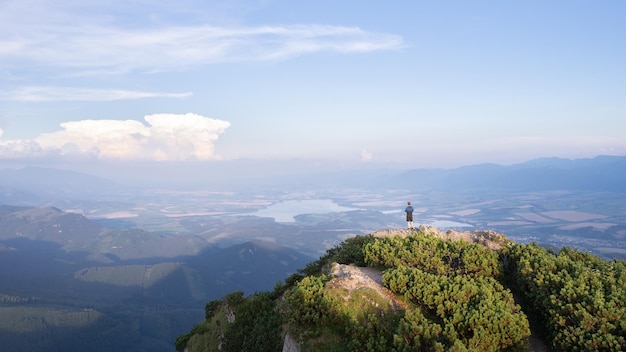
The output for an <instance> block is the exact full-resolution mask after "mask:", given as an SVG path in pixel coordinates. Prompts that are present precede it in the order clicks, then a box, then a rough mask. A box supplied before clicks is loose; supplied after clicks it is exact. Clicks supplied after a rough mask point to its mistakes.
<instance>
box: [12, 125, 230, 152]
mask: <svg viewBox="0 0 626 352" xmlns="http://www.w3.org/2000/svg"><path fill="white" fill-rule="evenodd" d="M144 119H145V121H146V122H147V123H148V125H145V124H143V123H141V122H139V121H135V120H125V121H120V120H82V121H71V122H65V123H62V124H61V128H62V130H60V131H57V132H53V133H46V134H42V135H40V136H38V137H37V138H35V139H34V140H11V141H1V140H0V158H24V157H41V156H47V155H50V156H52V155H54V156H62V157H76V156H91V157H95V158H98V159H114V160H137V159H138V160H157V161H163V160H194V159H195V160H209V159H214V158H216V155H215V149H214V144H215V142H216V141H217V140H218V139H219V137H220V135H222V134H223V133H224V132H225V131H226V129H227V128H228V127H230V123H229V122H227V121H223V120H217V119H211V118H208V117H204V116H200V115H196V114H184V115H179V114H155V115H147V116H145V117H144Z"/></svg>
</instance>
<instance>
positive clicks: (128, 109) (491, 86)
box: [0, 0, 626, 168]
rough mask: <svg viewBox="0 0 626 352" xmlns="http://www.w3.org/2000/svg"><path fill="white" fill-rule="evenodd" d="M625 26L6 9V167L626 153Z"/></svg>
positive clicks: (512, 17)
mask: <svg viewBox="0 0 626 352" xmlns="http://www.w3.org/2000/svg"><path fill="white" fill-rule="evenodd" d="M624 18H626V2H624V1H621V0H616V1H588V0H587V1H577V0H568V1H558V0H555V1H534V0H530V1H481V0H477V1H460V0H459V1H450V0H441V1H422V0H415V1H385V2H383V1H362V0H360V1H353V0H345V1H326V0H320V1H283V0H276V1H274V0H259V1H255V0H251V1H237V0H228V1H221V0H220V1H212V0H202V1H200V0H159V1H151V0H124V1H117V0H90V1H78V0H56V1H47V0H0V162H5V163H13V164H23V165H30V164H37V163H44V162H46V163H48V164H51V163H52V164H53V163H56V162H58V163H75V164H80V163H86V162H91V163H94V162H96V163H97V162H107V163H111V162H116V161H119V162H142V163H148V162H149V163H163V162H172V161H175V162H185V161H190V162H195V163H204V162H206V163H220V162H226V161H229V160H231V161H232V160H253V161H258V162H262V161H277V160H293V159H298V160H329V161H333V162H337V163H343V164H350V165H357V166H358V165H400V166H406V167H410V168H417V167H446V168H449V167H456V166H461V165H469V164H477V163H486V162H490V163H500V164H512V163H517V162H522V161H526V160H531V159H534V158H539V157H563V158H591V157H595V156H597V155H626V64H625V63H626V21H624ZM257 165H262V163H260V164H257Z"/></svg>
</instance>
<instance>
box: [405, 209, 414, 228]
mask: <svg viewBox="0 0 626 352" xmlns="http://www.w3.org/2000/svg"><path fill="white" fill-rule="evenodd" d="M404 211H405V212H406V225H407V228H408V229H409V230H411V229H414V228H415V227H413V207H412V206H411V202H408V203H407V207H406V209H404Z"/></svg>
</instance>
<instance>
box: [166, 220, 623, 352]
mask: <svg viewBox="0 0 626 352" xmlns="http://www.w3.org/2000/svg"><path fill="white" fill-rule="evenodd" d="M442 237H443V238H442ZM448 237H450V236H448ZM474 240H475V241H476V242H472V241H471V240H470V241H468V240H463V239H453V238H447V237H446V236H442V235H441V233H429V232H428V229H425V228H422V229H420V231H416V232H413V233H405V234H404V235H403V236H383V237H376V236H374V235H368V236H357V237H354V238H350V239H348V240H346V241H344V242H343V243H342V244H340V245H339V246H337V247H335V248H333V249H330V250H328V251H327V253H326V254H325V255H324V256H323V257H321V258H320V259H318V260H317V261H314V262H312V263H310V264H308V265H307V266H306V267H305V268H304V269H302V270H300V271H299V272H298V273H297V274H294V275H292V276H291V277H289V278H288V279H287V280H286V282H285V283H278V284H277V285H276V287H275V289H274V291H273V292H264V293H257V294H254V295H251V296H249V297H246V298H244V297H243V296H242V294H241V293H232V294H229V295H228V296H226V297H225V298H224V299H222V300H216V301H212V302H209V303H208V304H207V305H206V320H205V321H204V322H201V323H199V324H198V325H197V326H196V327H195V328H194V329H193V330H192V331H191V332H190V333H189V334H186V335H183V336H180V337H179V338H178V339H177V341H176V348H177V350H179V351H183V350H185V348H187V350H188V351H190V352H193V351H214V350H216V349H218V347H219V349H221V350H222V351H281V350H282V348H283V341H287V342H290V345H293V346H291V348H292V349H293V350H298V351H525V350H531V349H532V346H531V344H530V343H529V336H530V323H529V317H530V321H533V322H535V323H534V324H539V326H538V329H537V330H539V331H542V332H543V334H542V335H541V336H539V338H540V339H543V340H544V341H546V344H547V345H548V347H549V348H550V349H552V350H555V351H570V350H571V351H621V350H622V349H623V348H624V347H623V346H626V307H625V306H624V301H625V298H626V262H624V261H618V260H613V261H602V260H601V259H599V258H598V257H596V256H594V255H592V254H589V253H581V252H578V251H576V250H572V249H570V248H564V249H563V250H561V251H560V252H558V253H555V252H553V251H550V250H546V249H544V248H541V247H539V246H538V245H536V244H529V245H525V244H516V243H512V242H511V241H509V240H507V239H506V238H505V237H504V236H502V235H494V234H489V236H486V237H482V238H481V239H480V241H479V240H478V238H476V237H475V238H474ZM337 263H339V264H350V265H352V266H353V267H355V268H358V267H359V266H361V267H365V266H367V267H368V270H369V271H372V270H379V271H380V272H382V276H381V277H380V280H379V281H380V283H381V284H382V285H383V286H384V287H377V285H378V284H372V283H368V281H367V280H365V281H363V280H361V281H354V280H352V281H350V282H351V283H347V282H348V281H346V278H345V277H342V276H345V275H344V274H338V272H343V273H345V272H346V271H341V270H339V271H338V270H337V265H338V264H337ZM379 276H380V275H379ZM355 282H356V284H355ZM512 292H519V293H520V294H519V297H521V298H518V302H516V301H515V300H514V296H513V293H512ZM293 342H295V343H293Z"/></svg>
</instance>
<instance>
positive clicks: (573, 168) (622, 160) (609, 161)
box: [394, 156, 626, 192]
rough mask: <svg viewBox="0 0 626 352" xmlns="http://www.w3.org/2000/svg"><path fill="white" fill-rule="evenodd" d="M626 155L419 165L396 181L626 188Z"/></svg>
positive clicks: (417, 185)
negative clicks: (435, 166) (445, 166)
mask: <svg viewBox="0 0 626 352" xmlns="http://www.w3.org/2000/svg"><path fill="white" fill-rule="evenodd" d="M623 175H626V157H624V156H598V157H596V158H593V159H575V160H569V159H560V158H542V159H536V160H531V161H528V162H525V163H521V164H515V165H510V166H503V165H496V164H480V165H472V166H464V167H460V168H456V169H450V170H443V169H439V170H438V169H416V170H409V171H405V172H402V173H400V174H398V175H397V176H396V177H395V178H394V183H395V184H405V185H407V186H412V187H413V188H414V189H424V188H426V189H442V190H459V189H466V190H467V189H479V188H489V189H492V190H493V189H506V190H509V191H545V190H573V191H606V192H626V182H624V178H623Z"/></svg>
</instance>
